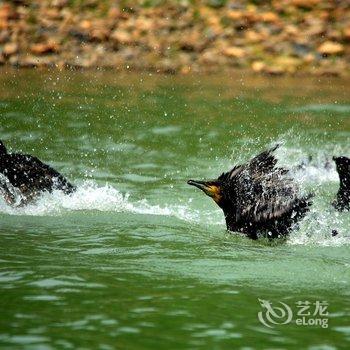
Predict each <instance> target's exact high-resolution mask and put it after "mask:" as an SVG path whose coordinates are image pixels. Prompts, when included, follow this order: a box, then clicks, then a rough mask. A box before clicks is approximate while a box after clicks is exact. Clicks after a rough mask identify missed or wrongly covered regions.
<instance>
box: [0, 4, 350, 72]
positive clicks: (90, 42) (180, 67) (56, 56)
mask: <svg viewBox="0 0 350 350" xmlns="http://www.w3.org/2000/svg"><path fill="white" fill-rule="evenodd" d="M0 65H11V66H16V67H58V68H61V69H63V68H103V69H116V70H123V71H124V70H133V71H140V70H142V71H150V72H160V73H163V72H164V73H174V74H175V73H180V74H188V73H192V72H201V73H202V72H203V73H207V72H217V71H225V70H237V69H245V70H248V71H253V72H256V73H264V74H270V75H282V74H304V75H334V76H348V75H349V72H350V1H348V0H333V1H332V0H330V1H326V0H270V1H268V0H228V1H225V0H202V1H200V0H192V1H187V0H184V1H177V0H164V1H162V0H142V1H140V0H136V1H129V0H123V1H112V0H100V1H97V0H86V1H82V0H70V1H69V0H33V1H29V0H28V1H25V0H23V1H19V0H18V1H0Z"/></svg>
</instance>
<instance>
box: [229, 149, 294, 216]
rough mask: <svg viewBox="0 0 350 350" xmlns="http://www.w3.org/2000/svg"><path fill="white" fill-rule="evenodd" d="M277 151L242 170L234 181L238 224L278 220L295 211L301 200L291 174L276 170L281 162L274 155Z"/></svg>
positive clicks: (267, 153) (263, 155)
mask: <svg viewBox="0 0 350 350" xmlns="http://www.w3.org/2000/svg"><path fill="white" fill-rule="evenodd" d="M277 147H278V146H275V147H273V148H271V149H270V150H268V151H265V152H263V153H261V154H259V155H258V156H256V157H255V158H253V159H252V160H251V161H250V162H249V163H248V164H246V165H244V166H241V168H240V170H239V172H236V174H235V176H234V177H233V178H232V179H231V181H232V183H231V186H230V187H231V192H232V193H231V197H234V200H235V203H236V205H235V210H236V212H235V217H236V221H237V222H242V221H245V222H252V223H256V222H261V221H266V220H272V219H277V218H279V217H281V216H282V215H284V214H286V213H288V212H290V211H291V210H293V208H295V206H296V204H297V202H298V201H299V200H300V199H299V188H298V186H297V184H296V183H295V182H294V181H293V179H291V178H289V177H287V176H286V174H287V173H288V170H287V169H284V168H278V167H276V163H277V159H276V158H275V157H274V155H273V154H272V152H273V151H274V150H276V148H277Z"/></svg>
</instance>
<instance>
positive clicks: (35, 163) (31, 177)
mask: <svg viewBox="0 0 350 350" xmlns="http://www.w3.org/2000/svg"><path fill="white" fill-rule="evenodd" d="M3 173H4V175H5V176H7V177H8V179H9V180H10V182H11V184H12V185H13V186H16V187H19V188H23V189H24V190H28V191H32V190H34V191H52V190H53V189H59V190H62V191H63V192H65V193H71V192H72V191H74V189H75V187H74V186H73V185H72V184H70V183H69V182H68V181H67V179H66V178H65V177H63V176H62V175H61V174H60V173H59V172H58V171H56V170H55V169H53V168H52V167H50V166H49V165H47V164H45V163H43V162H41V161H40V160H39V159H38V158H36V157H33V156H31V155H23V154H9V155H8V156H7V162H6V166H5V169H4V170H3Z"/></svg>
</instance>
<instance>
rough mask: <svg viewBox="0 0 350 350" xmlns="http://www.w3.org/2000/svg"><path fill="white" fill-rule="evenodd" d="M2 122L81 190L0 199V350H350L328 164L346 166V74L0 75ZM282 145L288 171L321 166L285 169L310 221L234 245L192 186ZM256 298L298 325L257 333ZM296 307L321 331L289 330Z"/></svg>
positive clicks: (348, 260)
mask: <svg viewBox="0 0 350 350" xmlns="http://www.w3.org/2000/svg"><path fill="white" fill-rule="evenodd" d="M0 121H1V122H0V135H1V139H3V140H4V141H5V143H6V145H7V146H8V148H10V149H11V150H13V151H22V152H26V153H31V154H35V155H36V156H38V157H39V158H40V159H42V160H44V161H46V162H48V163H50V164H52V165H53V166H55V167H56V168H57V169H58V170H60V171H61V172H62V173H64V174H65V175H67V177H68V178H69V179H70V180H71V181H72V182H74V183H75V184H77V185H78V191H77V193H75V194H74V195H73V196H72V197H65V196H63V195H61V194H60V193H54V194H52V195H44V196H43V197H42V198H41V199H40V200H39V201H38V202H37V203H36V204H33V205H31V206H29V207H27V208H21V209H13V208H9V207H7V206H6V205H5V203H3V201H0V237H1V238H0V239H1V245H0V269H1V270H0V293H1V294H0V296H1V297H0V311H1V312H0V345H1V348H4V349H101V350H104V349H107V350H108V349H242V350H243V349H244V350H248V349H310V350H311V349H312V350H318V349H319V350H324V349H327V350H331V349H349V348H350V303H349V297H350V255H349V250H350V236H349V232H350V219H349V213H343V214H338V213H336V212H335V211H334V210H333V209H332V207H331V206H330V202H331V201H332V199H333V197H334V195H335V193H336V191H337V187H338V178H337V174H336V172H335V170H334V168H331V169H325V168H324V164H325V162H326V161H327V159H328V158H330V157H331V156H332V155H334V154H335V155H337V154H345V155H348V156H349V155H350V146H349V140H350V84H349V81H346V80H341V79H328V78H322V79H316V78H314V79H306V78H295V79H292V78H276V79H275V78H274V79H272V78H263V77H255V78H252V77H247V76H245V75H244V74H241V75H237V76H187V77H173V76H161V75H149V74H142V75H141V74H123V75H121V74H117V73H114V72H61V73H59V72H57V71H52V72H50V71H49V72H46V71H40V70H28V71H27V70H21V71H15V70H6V69H4V68H3V69H2V70H1V71H0ZM276 142H282V143H283V144H282V146H281V148H280V149H279V150H278V152H277V154H278V156H279V158H280V162H281V164H284V165H288V166H291V167H292V166H293V165H296V164H298V163H299V162H300V160H302V159H305V158H307V156H308V155H309V154H311V155H312V156H313V162H312V163H311V164H310V165H308V166H307V168H306V169H305V171H299V172H295V177H296V179H297V181H299V182H300V186H301V188H302V190H303V191H310V190H312V191H313V192H315V194H316V196H315V203H314V206H313V209H312V211H311V213H310V215H309V216H308V217H307V218H306V219H305V220H304V221H303V222H302V223H301V227H300V230H299V231H296V232H293V234H292V235H291V237H290V238H289V239H288V240H287V242H277V243H275V244H269V243H268V242H262V241H257V242H256V241H250V240H248V239H246V238H244V237H240V236H238V235H232V234H228V233H227V232H226V231H225V223H224V219H223V215H222V213H221V211H220V209H219V208H217V207H216V205H215V203H214V202H212V201H211V200H210V199H209V198H206V197H205V196H204V195H203V193H201V192H200V191H197V190H196V189H195V188H192V187H190V186H188V185H187V184H186V181H187V180H188V179H189V178H198V179H201V178H208V177H209V178H210V177H216V176H217V175H219V174H220V173H221V172H222V171H224V170H228V169H229V168H230V167H231V166H232V165H234V164H235V163H237V162H240V161H244V160H247V159H249V157H251V156H253V155H255V154H256V153H257V152H259V151H260V150H262V149H264V148H265V147H268V146H271V145H272V144H274V143H276ZM332 229H337V230H338V231H339V232H340V233H339V235H338V236H337V237H331V235H330V232H331V230H332ZM258 299H264V300H268V301H270V302H272V303H273V305H274V306H281V304H279V302H284V303H285V304H287V305H289V306H290V308H291V309H292V312H293V320H292V321H291V322H290V323H288V324H278V325H275V326H274V327H273V328H269V327H266V326H265V325H263V324H262V323H261V322H260V321H259V320H258V312H259V311H262V310H264V309H263V308H262V307H261V305H260V303H259V300H258ZM298 301H309V302H311V303H316V302H318V301H326V302H327V303H328V309H327V311H328V312H329V314H328V316H326V317H325V318H326V319H327V322H328V328H322V327H321V326H320V325H318V326H311V325H296V323H295V320H296V318H298V316H297V312H298V310H299V309H298V308H297V305H296V303H297V302H298ZM311 306H312V307H311V311H313V308H314V307H315V306H313V305H311ZM276 320H277V319H276ZM277 321H278V322H280V323H281V322H282V321H281V320H280V319H278V320H277Z"/></svg>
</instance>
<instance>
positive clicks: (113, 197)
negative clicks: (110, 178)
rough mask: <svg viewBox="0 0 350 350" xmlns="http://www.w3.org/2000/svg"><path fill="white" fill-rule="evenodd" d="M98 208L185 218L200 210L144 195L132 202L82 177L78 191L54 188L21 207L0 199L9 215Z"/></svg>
mask: <svg viewBox="0 0 350 350" xmlns="http://www.w3.org/2000/svg"><path fill="white" fill-rule="evenodd" d="M86 210H97V211H103V212H131V213H137V214H149V215H163V216H164V215H165V216H175V217H177V218H179V219H182V220H185V221H198V220H199V212H198V211H196V210H190V208H188V207H187V206H185V205H166V206H163V207H162V206H159V205H151V204H149V203H148V201H147V200H146V199H143V200H140V201H136V202H134V203H133V202H132V201H131V199H130V195H129V194H128V193H126V194H123V193H121V192H120V191H118V190H117V189H116V188H114V187H113V186H111V185H109V184H106V185H105V186H99V185H98V184H97V183H95V182H94V181H91V180H87V181H84V182H83V184H81V185H80V186H78V188H77V191H76V192H74V193H73V194H71V195H65V194H64V193H62V192H61V191H58V190H55V191H53V192H52V193H48V192H46V193H43V194H42V195H41V196H40V198H39V199H38V200H37V201H36V202H34V203H31V204H28V205H26V206H24V207H11V206H9V205H7V204H6V203H5V201H4V200H3V199H2V198H1V199H0V213H4V214H9V215H31V216H54V215H62V214H64V213H65V212H69V211H86Z"/></svg>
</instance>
